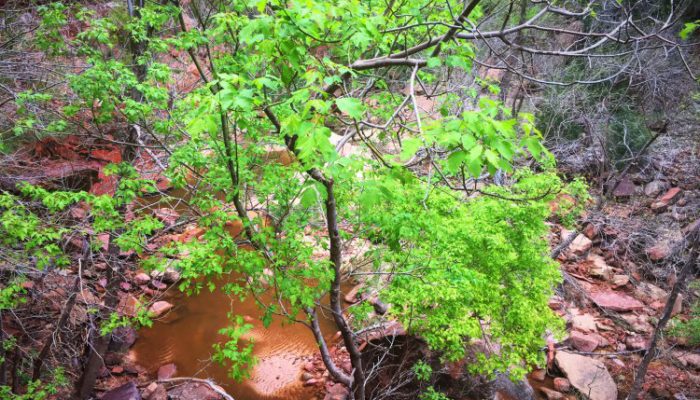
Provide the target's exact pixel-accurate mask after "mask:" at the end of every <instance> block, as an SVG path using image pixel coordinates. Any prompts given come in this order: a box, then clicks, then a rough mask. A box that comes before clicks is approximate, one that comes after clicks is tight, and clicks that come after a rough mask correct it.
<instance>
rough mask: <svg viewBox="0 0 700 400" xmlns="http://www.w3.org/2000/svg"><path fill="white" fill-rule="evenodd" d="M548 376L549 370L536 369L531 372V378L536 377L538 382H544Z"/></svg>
mask: <svg viewBox="0 0 700 400" xmlns="http://www.w3.org/2000/svg"><path fill="white" fill-rule="evenodd" d="M546 377H547V371H545V370H543V369H536V370H534V371H532V372H531V373H530V378H531V379H534V380H536V381H538V382H543V381H544V379H545V378H546Z"/></svg>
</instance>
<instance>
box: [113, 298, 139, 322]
mask: <svg viewBox="0 0 700 400" xmlns="http://www.w3.org/2000/svg"><path fill="white" fill-rule="evenodd" d="M139 308H141V302H140V301H139V300H138V299H137V298H136V297H134V296H133V295H130V294H127V295H125V296H122V297H121V298H120V299H119V305H117V312H119V313H120V314H122V315H126V316H129V317H135V316H136V314H137V313H138V311H139Z"/></svg>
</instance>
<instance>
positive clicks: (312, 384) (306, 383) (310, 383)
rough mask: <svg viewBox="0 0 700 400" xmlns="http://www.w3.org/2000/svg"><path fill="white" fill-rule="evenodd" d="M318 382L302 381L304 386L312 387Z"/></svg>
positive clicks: (313, 380)
mask: <svg viewBox="0 0 700 400" xmlns="http://www.w3.org/2000/svg"><path fill="white" fill-rule="evenodd" d="M318 382H319V381H318V380H317V379H313V378H311V379H309V380H307V381H304V386H314V385H316V384H317V383H318Z"/></svg>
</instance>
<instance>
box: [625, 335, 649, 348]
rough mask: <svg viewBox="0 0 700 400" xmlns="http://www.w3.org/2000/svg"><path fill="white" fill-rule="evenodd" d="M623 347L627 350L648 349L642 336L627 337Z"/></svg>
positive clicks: (646, 342)
mask: <svg viewBox="0 0 700 400" xmlns="http://www.w3.org/2000/svg"><path fill="white" fill-rule="evenodd" d="M625 345H626V346H627V349H629V350H644V349H646V348H647V347H649V341H648V340H647V339H645V338H644V337H642V336H627V338H626V339H625Z"/></svg>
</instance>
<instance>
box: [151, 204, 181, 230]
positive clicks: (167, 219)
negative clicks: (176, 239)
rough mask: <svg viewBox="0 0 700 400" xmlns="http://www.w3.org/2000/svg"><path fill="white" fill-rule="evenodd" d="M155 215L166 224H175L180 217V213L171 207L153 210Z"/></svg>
mask: <svg viewBox="0 0 700 400" xmlns="http://www.w3.org/2000/svg"><path fill="white" fill-rule="evenodd" d="M153 216H154V217H156V218H157V219H158V220H160V221H161V222H163V224H165V226H170V225H173V224H174V223H175V222H177V219H178V218H180V214H178V212H177V211H175V210H173V209H171V208H158V209H155V210H153Z"/></svg>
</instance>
